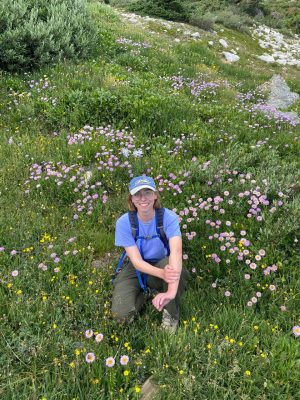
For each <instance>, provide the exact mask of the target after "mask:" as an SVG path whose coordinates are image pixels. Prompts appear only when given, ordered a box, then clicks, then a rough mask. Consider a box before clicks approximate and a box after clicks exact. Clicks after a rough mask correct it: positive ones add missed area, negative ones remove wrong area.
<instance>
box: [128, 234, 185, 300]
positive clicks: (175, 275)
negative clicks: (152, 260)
mask: <svg viewBox="0 0 300 400" xmlns="http://www.w3.org/2000/svg"><path fill="white" fill-rule="evenodd" d="M180 239H181V238H180ZM171 240H172V239H171ZM170 249H171V247H170ZM125 251H126V253H127V255H128V257H129V259H130V261H131V262H132V264H133V266H134V267H135V268H136V269H137V270H138V271H140V272H143V273H145V274H148V275H152V276H156V277H157V278H160V279H163V280H164V281H165V282H167V283H168V284H169V285H170V284H175V283H176V281H178V282H179V277H180V272H181V269H180V272H179V270H178V269H175V268H171V267H170V265H167V266H166V267H165V268H163V269H162V268H158V267H154V266H153V265H151V264H149V263H147V262H146V261H144V260H143V259H142V256H141V253H140V251H139V249H138V247H137V246H136V245H135V246H130V247H125ZM170 257H171V254H170ZM174 263H175V261H174ZM169 264H170V262H169ZM177 287H178V283H177ZM176 292H177V289H176ZM175 295H176V293H175Z"/></svg>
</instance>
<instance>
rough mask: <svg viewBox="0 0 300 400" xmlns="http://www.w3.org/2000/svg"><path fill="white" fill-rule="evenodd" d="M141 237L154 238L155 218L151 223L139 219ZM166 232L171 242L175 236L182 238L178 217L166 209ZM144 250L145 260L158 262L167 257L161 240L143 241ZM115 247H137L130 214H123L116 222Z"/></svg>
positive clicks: (164, 223)
mask: <svg viewBox="0 0 300 400" xmlns="http://www.w3.org/2000/svg"><path fill="white" fill-rule="evenodd" d="M138 220H139V236H144V237H147V236H154V235H156V234H157V232H156V221H155V216H154V218H152V220H151V221H148V222H143V221H141V220H140V219H139V218H138ZM163 225H164V231H165V234H166V236H167V239H168V240H170V239H171V238H172V237H174V236H181V232H180V227H179V221H178V216H177V215H176V214H175V213H174V211H171V210H169V209H167V208H165V213H164V219H163ZM142 242H143V243H142V250H143V253H144V260H147V261H151V262H158V261H160V260H162V259H163V258H165V257H166V256H167V250H166V249H165V247H164V244H163V242H162V241H161V239H160V238H158V237H157V238H153V239H149V240H143V241H142ZM115 245H116V246H121V247H130V246H135V245H136V242H135V241H134V238H133V236H132V231H131V226H130V221H129V214H128V213H126V214H123V215H122V216H121V217H120V218H119V219H118V220H117V222H116V235H115Z"/></svg>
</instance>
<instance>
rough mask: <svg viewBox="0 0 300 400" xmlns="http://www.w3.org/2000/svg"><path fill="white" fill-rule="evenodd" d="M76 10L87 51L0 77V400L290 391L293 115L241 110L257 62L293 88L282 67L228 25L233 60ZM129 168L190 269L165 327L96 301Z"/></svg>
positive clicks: (298, 279) (111, 262) (153, 27)
mask: <svg viewBox="0 0 300 400" xmlns="http://www.w3.org/2000/svg"><path fill="white" fill-rule="evenodd" d="M91 9H92V12H93V16H94V19H95V24H96V26H97V29H98V34H99V37H100V42H101V47H100V48H99V56H98V57H95V59H93V60H90V61H86V62H81V63H79V64H73V63H65V64H59V65H57V66H53V67H51V68H48V69H43V70H41V71H38V72H34V73H24V74H18V75H17V74H9V73H2V74H1V80H0V103H1V111H0V113H1V120H0V131H1V137H2V141H1V144H0V158H1V189H0V192H1V214H0V218H1V219H0V265H1V273H0V321H1V341H0V343H1V352H0V354H1V355H0V360H1V364H0V365H1V366H0V377H1V379H0V398H1V399H5V400H10V399H11V400H12V399H18V400H23V399H24V400H25V399H26V400H28V399H39V400H41V399H43V400H50V399H51V400H54V399H55V400H56V399H68V400H69V399H83V400H86V399H88V400H93V399H95V400H96V399H97V400H100V399H102V400H108V399H114V400H115V399H138V398H140V388H141V386H142V384H143V382H144V381H145V380H146V378H147V377H149V376H150V375H153V376H154V380H155V382H156V383H157V385H158V387H159V394H158V395H157V397H156V399H161V400H173V399H175V398H176V399H182V400H186V399H201V400H202V399H209V400H214V399H220V398H222V399H228V400H233V399H243V400H247V399H249V400H252V399H259V400H265V399H272V400H273V399H278V400H279V399H280V400H281V399H285V400H296V399H299V393H300V379H299V378H300V377H299V363H300V347H299V329H300V328H299V325H300V315H299V310H300V301H299V300H300V297H299V285H300V272H299V261H300V257H299V211H300V200H299V125H296V126H294V125H293V124H292V123H291V122H290V121H289V120H287V119H286V118H284V116H283V115H273V116H270V115H269V116H268V117H267V116H266V115H264V114H263V113H261V112H260V111H259V110H257V109H256V107H255V106H254V105H255V104H257V103H258V102H259V101H262V100H261V96H262V94H261V93H260V92H259V91H258V90H257V86H258V85H260V84H262V83H263V82H265V81H266V80H268V79H270V78H271V76H272V75H273V74H274V73H278V74H281V75H282V76H283V77H284V78H285V79H286V80H287V82H288V83H289V85H290V87H291V88H292V89H293V90H294V91H296V92H298V93H300V73H299V69H296V68H295V67H289V66H286V67H284V68H282V67H280V66H276V65H271V66H270V65H268V64H264V63H263V62H260V61H259V60H257V59H256V57H255V54H256V53H257V52H258V45H257V43H256V42H254V41H253V40H252V39H251V38H250V37H249V36H248V35H244V34H243V33H240V32H236V31H232V30H230V29H225V30H224V31H222V32H221V31H219V32H218V34H219V35H220V36H219V37H223V38H225V39H226V40H227V41H228V42H230V45H231V46H232V47H239V55H240V56H241V60H240V62H239V63H237V64H233V65H229V64H226V63H225V62H224V61H223V60H222V59H221V56H220V54H221V50H222V49H221V47H219V45H218V44H215V45H214V46H209V45H208V42H209V41H211V40H214V41H215V42H216V43H217V39H216V37H215V36H214V35H213V34H210V33H205V32H203V33H202V36H201V40H198V41H195V40H194V39H193V38H191V37H186V36H183V31H184V29H186V27H183V26H181V25H180V26H179V25H178V26H177V25H174V26H172V27H171V28H170V29H165V27H164V26H162V25H161V24H160V23H158V22H153V21H152V22H151V23H150V25H149V26H147V27H145V26H140V25H138V24H131V25H130V24H128V23H125V22H124V21H123V20H121V19H120V17H119V15H118V14H117V13H115V11H113V9H111V8H110V7H109V6H105V5H101V4H97V3H94V4H92V5H91ZM178 29H181V31H178ZM175 39H179V40H175ZM291 110H293V111H297V112H298V113H300V103H299V102H298V103H296V104H295V105H294V106H293V107H292V108H291ZM144 172H145V173H148V174H149V175H151V176H153V177H154V178H155V180H156V182H157V185H158V187H159V190H160V191H161V196H162V199H163V204H164V206H165V207H169V208H171V209H174V210H176V212H177V213H178V215H179V216H180V218H181V227H182V234H183V240H184V267H185V268H187V269H188V270H189V271H190V274H191V279H190V283H189V289H188V291H187V293H186V295H185V298H184V301H183V304H182V308H181V321H180V326H179V329H178V332H177V333H176V335H174V336H171V337H170V336H169V335H167V334H166V333H165V332H163V331H161V329H160V320H161V315H160V314H159V313H158V312H156V311H155V310H154V309H153V307H151V305H150V304H149V305H147V307H146V310H145V312H144V313H143V314H142V316H141V317H139V318H137V320H136V321H134V322H133V323H132V324H131V325H130V326H120V325H118V324H117V323H116V322H114V321H113V320H112V318H111V315H110V301H111V294H112V284H111V275H112V273H113V271H114V270H115V268H116V265H117V261H118V257H119V255H120V254H119V253H120V251H118V250H115V249H114V224H115V221H116V218H117V217H118V216H120V215H121V214H122V213H124V212H125V211H126V201H127V185H128V181H129V180H130V177H131V176H133V175H137V174H142V173H144ZM95 259H97V260H100V261H99V262H98V263H96V264H95V263H92V261H93V260H95ZM297 327H298V328H297ZM91 330H92V331H93V332H91ZM102 335H103V336H102ZM88 353H94V355H95V357H96V359H95V361H94V362H88V361H90V360H91V358H92V357H91V356H88ZM123 355H127V356H128V357H129V362H128V364H126V365H121V362H120V358H121V356H123ZM109 357H113V358H114V359H115V365H114V366H113V367H108V366H107V365H106V363H108V361H107V359H109Z"/></svg>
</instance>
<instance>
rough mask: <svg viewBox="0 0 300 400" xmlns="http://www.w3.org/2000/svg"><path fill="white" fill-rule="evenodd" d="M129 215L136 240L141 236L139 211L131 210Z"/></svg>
mask: <svg viewBox="0 0 300 400" xmlns="http://www.w3.org/2000/svg"><path fill="white" fill-rule="evenodd" d="M128 216H129V222H130V227H131V233H132V236H133V239H134V240H135V242H136V239H137V237H138V236H139V220H138V217H137V212H136V211H129V212H128Z"/></svg>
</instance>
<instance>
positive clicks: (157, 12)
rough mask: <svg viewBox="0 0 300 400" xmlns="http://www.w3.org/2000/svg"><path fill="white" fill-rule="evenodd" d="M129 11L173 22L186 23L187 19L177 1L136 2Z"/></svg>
mask: <svg viewBox="0 0 300 400" xmlns="http://www.w3.org/2000/svg"><path fill="white" fill-rule="evenodd" d="M129 9H130V10H131V11H135V12H139V13H141V14H144V15H152V16H155V17H159V18H165V19H169V20H173V21H183V22H184V21H187V20H188V17H187V14H186V12H185V9H184V7H183V6H182V5H181V4H180V2H179V1H177V0H150V1H144V0H138V1H137V2H136V3H134V4H132V5H130V7H129Z"/></svg>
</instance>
